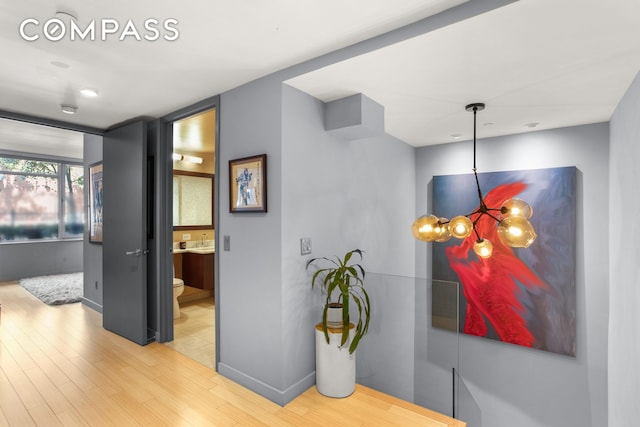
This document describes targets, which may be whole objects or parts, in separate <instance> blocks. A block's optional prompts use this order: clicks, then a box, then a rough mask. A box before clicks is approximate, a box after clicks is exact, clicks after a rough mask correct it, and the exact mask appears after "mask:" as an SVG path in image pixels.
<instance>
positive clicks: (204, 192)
mask: <svg viewBox="0 0 640 427" xmlns="http://www.w3.org/2000/svg"><path fill="white" fill-rule="evenodd" d="M213 179H214V175H211V174H205V173H197V172H185V171H179V170H174V171H173V229H174V230H192V229H200V228H213Z"/></svg>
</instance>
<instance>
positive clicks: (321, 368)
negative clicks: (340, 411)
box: [316, 323, 356, 397]
mask: <svg viewBox="0 0 640 427" xmlns="http://www.w3.org/2000/svg"><path fill="white" fill-rule="evenodd" d="M349 327H350V333H349V340H348V341H347V342H346V344H345V345H344V346H342V347H340V339H341V337H342V329H339V328H328V331H329V344H327V340H326V339H325V336H324V332H323V330H322V324H321V323H318V324H317V325H316V388H317V389H318V392H319V393H320V394H323V395H325V396H329V397H347V396H349V395H350V394H352V393H353V392H354V391H355V389H356V352H355V351H354V352H353V354H349V344H350V343H351V340H352V339H353V334H354V333H355V329H354V325H353V323H350V324H349Z"/></svg>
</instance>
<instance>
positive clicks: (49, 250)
mask: <svg viewBox="0 0 640 427" xmlns="http://www.w3.org/2000/svg"><path fill="white" fill-rule="evenodd" d="M78 271H82V241H81V240H53V241H41V242H35V241H34V242H24V243H3V244H1V245H0V282H3V281H9V280H18V279H22V278H25V277H34V276H41V275H48V274H63V273H76V272H78Z"/></svg>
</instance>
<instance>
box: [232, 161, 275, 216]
mask: <svg viewBox="0 0 640 427" xmlns="http://www.w3.org/2000/svg"><path fill="white" fill-rule="evenodd" d="M229 212H231V213H240V212H267V155H266V154H259V155H256V156H251V157H243V158H241V159H235V160H229Z"/></svg>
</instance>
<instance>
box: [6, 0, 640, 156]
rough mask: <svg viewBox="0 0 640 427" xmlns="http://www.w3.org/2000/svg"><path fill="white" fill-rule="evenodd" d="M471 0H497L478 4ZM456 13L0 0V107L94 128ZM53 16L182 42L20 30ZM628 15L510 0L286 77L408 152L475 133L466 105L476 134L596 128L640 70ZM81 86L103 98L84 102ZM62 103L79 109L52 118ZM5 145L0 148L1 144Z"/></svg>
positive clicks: (633, 16) (577, 0)
mask: <svg viewBox="0 0 640 427" xmlns="http://www.w3.org/2000/svg"><path fill="white" fill-rule="evenodd" d="M481 1H487V2H489V1H491V0H473V2H481ZM461 3H464V0H394V1H393V2H391V1H388V0H351V1H347V2H345V1H343V0H323V1H320V0H307V1H304V2H302V1H300V0H270V1H268V2H262V1H258V0H234V1H233V2H228V1H227V2H223V1H220V0H217V1H204V0H186V1H183V2H158V1H154V0H136V1H135V2H133V1H129V0H111V1H109V2H101V1H97V0H64V1H60V2H51V1H50V0H30V1H28V2H17V1H9V0H0V52H2V54H3V65H2V66H1V67H0V109H3V110H8V111H12V112H18V113H25V114H30V115H35V116H40V117H45V118H50V119H55V120H64V121H68V122H71V123H74V124H81V125H85V126H91V127H97V128H107V127H109V126H111V125H114V124H116V123H119V122H122V121H125V120H127V119H130V118H132V117H137V116H142V115H146V116H162V115H165V114H168V113H171V112H173V111H176V110H178V109H180V108H183V107H185V106H187V105H190V104H192V103H195V102H197V101H200V100H202V99H204V98H207V97H209V96H213V95H216V94H219V93H222V92H224V91H227V90H229V89H232V88H234V87H237V86H239V85H241V84H243V83H246V82H248V81H251V80H254V79H256V78H258V77H261V76H263V75H266V74H269V73H272V72H275V71H277V70H279V69H283V68H286V67H288V66H291V65H294V64H296V63H300V62H302V61H305V60H307V59H311V58H314V57H317V56H319V55H322V54H325V53H328V52H331V51H334V50H336V49H339V48H341V47H345V46H348V45H351V44H353V43H356V42H359V41H362V40H365V39H368V38H370V37H373V36H375V35H378V34H382V33H385V32H387V31H390V30H392V29H394V28H398V27H401V26H404V25H407V24H409V23H412V22H415V21H418V20H420V19H422V18H425V17H428V16H431V15H433V14H435V13H438V12H440V11H442V10H445V9H447V8H449V7H453V6H455V5H458V4H461ZM465 6H466V5H465ZM57 10H58V11H60V10H62V11H66V12H71V13H72V14H74V15H75V16H76V17H77V22H78V23H79V25H80V26H81V27H82V26H86V25H87V23H88V22H89V21H90V20H92V19H94V20H98V21H99V20H100V19H102V18H113V19H116V20H118V22H120V23H121V24H124V23H126V21H127V20H128V19H132V20H133V21H134V23H135V24H136V26H137V27H138V29H139V30H140V31H141V32H142V33H144V27H143V25H142V24H143V23H144V21H145V19H147V18H157V19H159V20H164V19H167V18H174V19H176V20H177V21H178V24H177V28H178V29H179V32H180V35H179V38H178V40H177V41H174V42H168V41H165V40H157V41H154V42H145V41H142V42H138V41H135V40H133V39H131V38H129V39H128V40H125V41H119V40H117V38H115V37H112V38H110V39H108V40H107V41H101V40H96V41H87V40H85V41H78V40H76V41H70V40H67V39H63V40H62V41H59V42H51V41H48V40H46V39H44V38H43V37H41V38H40V40H37V41H35V42H27V41H24V40H23V39H22V38H21V37H20V36H19V33H18V28H19V25H20V23H21V22H22V21H23V20H24V19H26V18H36V19H38V20H39V21H40V22H41V23H44V22H45V21H47V20H48V19H50V18H53V17H54V16H55V13H56V11H57ZM638 18H640V1H638V0H609V1H606V2H605V1H602V0H561V1H559V0H555V1H554V0H520V1H517V2H515V3H513V4H511V5H508V6H505V7H502V8H500V9H498V10H495V11H493V12H489V13H486V14H484V15H480V16H477V17H474V18H471V19H468V20H465V21H462V22H459V23H457V24H453V25H451V26H449V27H445V28H442V29H440V30H436V31H433V32H431V33H428V34H425V35H422V36H418V37H415V38H413V39H410V40H406V41H404V42H400V43H398V44H395V45H392V46H389V47H386V48H383V49H380V50H378V51H375V52H371V53H368V54H365V55H362V56H360V57H356V58H353V59H350V60H347V61H345V62H342V63H337V64H334V65H331V66H328V67H325V68H323V69H320V70H318V71H315V72H312V73H309V74H308V75H304V76H300V77H297V78H295V79H292V80H290V81H289V82H288V83H289V84H291V85H293V86H295V87H298V88H300V89H301V90H304V91H307V92H309V93H311V94H312V95H314V96H317V97H318V98H320V99H322V100H325V101H329V100H332V99H336V98H338V97H342V96H345V95H350V94H353V93H358V92H362V93H364V94H365V95H367V96H369V97H370V98H372V99H374V100H376V101H377V102H379V103H381V104H383V105H384V107H385V115H386V119H385V120H386V130H387V132H388V133H390V134H392V135H394V136H396V137H398V138H400V139H402V140H404V141H406V142H408V143H410V144H412V145H416V146H420V145H427V144H434V143H441V142H448V141H452V140H453V137H452V136H451V135H452V134H461V135H462V136H461V138H463V139H467V138H469V137H470V132H471V124H470V123H471V122H470V120H471V119H470V117H469V113H466V112H465V111H464V105H466V104H467V103H470V102H486V103H487V110H485V111H483V112H482V113H479V123H485V122H491V123H493V124H492V125H487V126H482V128H481V129H479V137H483V136H492V135H503V134H511V133H518V132H526V131H530V130H537V129H546V128H553V127H560V126H569V125H577V124H584V123H593V122H599V121H606V120H608V119H609V118H610V116H611V113H612V111H613V109H614V108H615V105H616V104H617V102H618V101H619V99H620V97H621V96H622V94H623V93H624V92H625V90H626V89H627V88H628V86H629V85H630V83H631V80H632V79H633V77H634V76H635V75H636V73H637V72H638V71H639V70H640V25H637V21H638ZM28 28H29V30H30V31H31V32H32V33H34V32H35V27H28ZM39 34H41V32H40V33H39ZM60 63H63V64H66V66H68V67H67V68H64V67H60V66H59V65H60ZM55 64H58V65H55ZM83 87H92V88H96V89H98V90H99V92H100V94H99V96H98V97H97V98H93V99H90V98H85V97H83V96H82V95H80V94H79V90H80V89H81V88H83ZM62 103H67V104H73V105H76V106H77V107H78V112H77V114H76V115H74V116H69V115H65V114H63V113H61V112H60V109H59V108H60V104H62ZM534 122H535V123H540V124H539V125H538V126H537V127H535V128H528V127H525V125H526V124H528V123H534ZM0 125H2V123H0ZM0 138H4V137H3V134H1V133H0ZM15 141H16V140H15V137H14V143H15ZM5 144H7V142H6V140H5V139H0V149H3V148H4V149H7V147H6V146H5Z"/></svg>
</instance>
